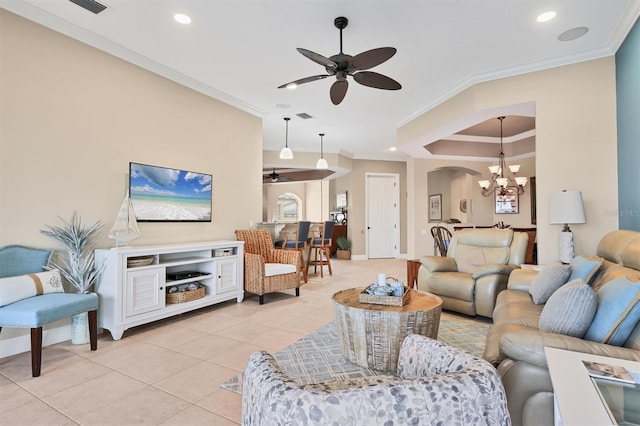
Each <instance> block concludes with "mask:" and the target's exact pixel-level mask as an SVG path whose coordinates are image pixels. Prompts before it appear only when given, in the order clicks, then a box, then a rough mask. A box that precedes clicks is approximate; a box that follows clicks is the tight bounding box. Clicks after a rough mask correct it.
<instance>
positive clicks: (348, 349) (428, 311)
mask: <svg viewBox="0 0 640 426" xmlns="http://www.w3.org/2000/svg"><path fill="white" fill-rule="evenodd" d="M362 290H363V289H362V288H352V289H349V290H342V291H339V292H337V293H335V294H334V295H333V307H334V309H335V315H336V325H337V328H338V335H339V337H340V344H341V347H342V355H344V357H345V358H346V359H348V360H349V361H351V362H353V363H354V364H357V365H359V366H361V367H367V368H372V369H374V370H380V371H391V372H394V373H395V371H396V368H397V366H398V354H399V352H400V346H401V345H402V342H403V341H404V338H405V337H407V336H408V335H409V334H421V335H423V336H427V337H431V338H432V339H436V338H437V337H438V328H439V326H440V314H441V312H442V299H440V298H439V297H438V296H436V295H435V294H431V293H427V292H423V291H418V290H411V289H409V290H407V291H409V298H408V299H407V301H406V303H405V304H404V306H386V305H374V304H371V303H360V302H359V301H358V296H359V295H360V292H361V291H362Z"/></svg>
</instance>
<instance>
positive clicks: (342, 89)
mask: <svg viewBox="0 0 640 426" xmlns="http://www.w3.org/2000/svg"><path fill="white" fill-rule="evenodd" d="M348 88H349V82H348V81H347V80H338V81H336V82H335V83H333V84H332V85H331V90H330V91H329V95H330V96H331V102H333V104H334V105H338V104H339V103H340V102H342V100H343V99H344V97H345V96H346V94H347V89H348Z"/></svg>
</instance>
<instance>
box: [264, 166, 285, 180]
mask: <svg viewBox="0 0 640 426" xmlns="http://www.w3.org/2000/svg"><path fill="white" fill-rule="evenodd" d="M290 180H291V179H290V178H288V177H287V176H280V174H278V173H276V169H275V167H274V168H273V171H272V172H271V173H269V174H268V175H264V176H262V182H263V183H269V182H271V183H276V182H288V181H290Z"/></svg>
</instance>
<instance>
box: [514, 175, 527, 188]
mask: <svg viewBox="0 0 640 426" xmlns="http://www.w3.org/2000/svg"><path fill="white" fill-rule="evenodd" d="M527 182H528V179H527V178H526V177H524V176H518V177H517V178H516V183H517V184H518V185H520V186H525V185H526V184H527Z"/></svg>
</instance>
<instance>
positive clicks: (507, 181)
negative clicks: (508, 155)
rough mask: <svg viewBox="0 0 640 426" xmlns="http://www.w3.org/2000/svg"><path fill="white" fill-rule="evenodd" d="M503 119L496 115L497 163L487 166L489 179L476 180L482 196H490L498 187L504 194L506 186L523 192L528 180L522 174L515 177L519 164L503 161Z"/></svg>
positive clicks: (501, 193)
mask: <svg viewBox="0 0 640 426" xmlns="http://www.w3.org/2000/svg"><path fill="white" fill-rule="evenodd" d="M504 119H505V117H504V116H502V117H498V120H500V154H498V164H497V165H495V166H489V171H490V172H491V179H490V180H480V181H478V185H480V188H481V194H482V195H483V196H484V197H489V196H492V195H493V193H494V190H495V189H498V188H499V189H500V195H506V194H507V188H514V189H515V190H517V192H518V194H519V195H522V194H524V186H525V185H526V184H527V182H528V179H527V178H526V177H524V176H518V177H516V173H518V171H520V165H519V164H513V165H511V166H507V163H506V162H505V159H504V149H503V147H502V122H503V120H504Z"/></svg>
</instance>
